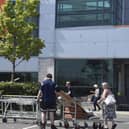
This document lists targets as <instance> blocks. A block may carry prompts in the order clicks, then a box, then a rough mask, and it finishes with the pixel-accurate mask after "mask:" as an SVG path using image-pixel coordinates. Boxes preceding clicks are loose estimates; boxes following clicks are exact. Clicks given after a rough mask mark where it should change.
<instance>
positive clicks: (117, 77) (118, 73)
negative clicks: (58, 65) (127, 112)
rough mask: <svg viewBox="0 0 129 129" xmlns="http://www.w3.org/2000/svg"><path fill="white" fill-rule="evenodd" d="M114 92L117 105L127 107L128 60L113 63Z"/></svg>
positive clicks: (128, 89)
mask: <svg viewBox="0 0 129 129" xmlns="http://www.w3.org/2000/svg"><path fill="white" fill-rule="evenodd" d="M114 92H115V94H116V97H117V101H118V102H117V103H118V104H120V105H123V106H126V107H127V106H129V101H128V100H129V60H115V61H114Z"/></svg>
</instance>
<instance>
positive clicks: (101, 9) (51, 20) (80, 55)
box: [0, 0, 129, 97]
mask: <svg viewBox="0 0 129 129" xmlns="http://www.w3.org/2000/svg"><path fill="white" fill-rule="evenodd" d="M128 14H129V0H41V2H40V17H39V37H40V38H42V39H44V40H45V45H46V47H45V49H43V50H42V54H40V55H39V57H32V59H31V60H30V61H29V62H23V64H20V65H19V66H18V67H17V69H16V71H17V72H24V73H27V72H28V73H30V76H32V77H36V76H37V75H38V80H39V81H41V80H42V79H43V77H44V76H45V75H46V73H49V72H51V73H53V75H54V79H55V80H56V82H57V84H58V85H59V86H63V85H64V84H65V81H67V80H69V81H71V82H72V85H73V87H75V90H76V91H78V89H82V90H81V92H76V93H78V94H79V95H81V94H85V92H84V89H83V88H85V89H86V88H91V87H92V85H93V84H94V83H98V84H99V85H100V84H101V82H103V81H107V82H109V83H110V85H111V86H112V89H113V91H114V92H115V94H119V95H121V96H128V97H129V36H128V34H129V26H128V24H129V17H128ZM5 62H6V63H5ZM3 64H4V66H3ZM5 64H6V65H5ZM31 64H33V65H31ZM10 70H11V67H10V65H9V63H8V62H7V61H5V60H4V59H3V58H2V57H1V59H0V72H2V74H3V73H5V72H9V71H10Z"/></svg>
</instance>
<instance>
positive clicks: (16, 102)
mask: <svg viewBox="0 0 129 129" xmlns="http://www.w3.org/2000/svg"><path fill="white" fill-rule="evenodd" d="M0 105H1V106H0V107H1V115H2V121H3V122H7V119H8V118H13V119H14V121H15V122H16V119H37V115H36V114H37V113H36V112H37V110H38V109H37V108H38V107H37V103H36V96H22V95H3V96H1V98H0Z"/></svg>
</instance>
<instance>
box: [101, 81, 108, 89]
mask: <svg viewBox="0 0 129 129" xmlns="http://www.w3.org/2000/svg"><path fill="white" fill-rule="evenodd" d="M102 86H103V87H104V88H106V89H109V88H110V86H109V84H108V82H103V83H102Z"/></svg>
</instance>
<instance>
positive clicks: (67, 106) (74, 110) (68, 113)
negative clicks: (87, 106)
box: [58, 91, 94, 129]
mask: <svg viewBox="0 0 129 129" xmlns="http://www.w3.org/2000/svg"><path fill="white" fill-rule="evenodd" d="M58 95H60V96H61V98H62V99H61V100H62V101H61V103H62V107H63V109H62V121H63V124H62V121H61V122H60V126H63V125H64V127H65V128H69V127H70V125H71V123H70V122H72V127H74V129H80V128H87V127H88V124H87V120H88V118H89V117H91V116H93V115H94V114H93V112H87V111H85V110H84V109H83V107H82V106H81V104H80V101H81V100H80V99H77V98H71V97H70V96H68V95H66V94H65V93H64V92H63V91H60V93H58ZM80 120H81V122H82V121H83V123H82V124H81V125H83V126H81V125H80V123H79V121H80Z"/></svg>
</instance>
